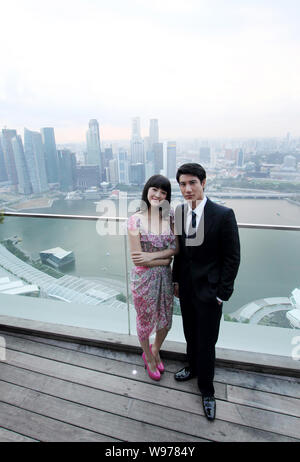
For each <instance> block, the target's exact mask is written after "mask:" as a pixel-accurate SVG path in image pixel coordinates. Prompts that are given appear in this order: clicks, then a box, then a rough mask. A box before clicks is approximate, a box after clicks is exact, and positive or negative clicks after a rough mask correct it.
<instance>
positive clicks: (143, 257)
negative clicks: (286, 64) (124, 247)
mask: <svg viewBox="0 0 300 462" xmlns="http://www.w3.org/2000/svg"><path fill="white" fill-rule="evenodd" d="M131 259H132V261H133V263H134V264H135V265H137V266H143V265H147V264H148V263H151V262H152V260H153V256H151V252H132V253H131Z"/></svg>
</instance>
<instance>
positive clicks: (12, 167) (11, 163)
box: [1, 128, 18, 188]
mask: <svg viewBox="0 0 300 462" xmlns="http://www.w3.org/2000/svg"><path fill="white" fill-rule="evenodd" d="M15 136H17V131H16V130H9V129H6V128H3V129H2V133H1V144H2V149H3V154H4V163H5V166H6V173H7V178H8V181H10V183H11V184H12V185H14V186H15V188H16V187H17V186H16V185H17V184H18V175H17V169H16V163H15V156H14V152H13V148H12V144H11V140H12V138H14V137H15Z"/></svg>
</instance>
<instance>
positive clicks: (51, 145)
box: [41, 127, 59, 183]
mask: <svg viewBox="0 0 300 462" xmlns="http://www.w3.org/2000/svg"><path fill="white" fill-rule="evenodd" d="M41 135H42V140H43V144H44V152H45V162H46V172H47V178H48V183H57V182H58V181H59V174H58V157H57V150H56V143H55V135H54V128H52V127H45V128H41Z"/></svg>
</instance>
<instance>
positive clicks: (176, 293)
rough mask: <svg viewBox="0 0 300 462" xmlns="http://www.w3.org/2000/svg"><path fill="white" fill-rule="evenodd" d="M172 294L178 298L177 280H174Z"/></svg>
mask: <svg viewBox="0 0 300 462" xmlns="http://www.w3.org/2000/svg"><path fill="white" fill-rule="evenodd" d="M173 285H174V295H175V297H176V298H179V284H178V282H174V284H173Z"/></svg>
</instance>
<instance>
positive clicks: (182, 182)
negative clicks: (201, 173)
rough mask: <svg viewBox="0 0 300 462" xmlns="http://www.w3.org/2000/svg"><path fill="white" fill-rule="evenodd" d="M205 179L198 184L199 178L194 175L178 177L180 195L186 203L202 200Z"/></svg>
mask: <svg viewBox="0 0 300 462" xmlns="http://www.w3.org/2000/svg"><path fill="white" fill-rule="evenodd" d="M205 183H206V179H204V180H203V181H202V183H201V182H200V180H199V178H198V177H197V176H194V175H180V177H179V187H180V191H181V194H182V195H183V197H184V198H185V200H187V201H192V202H193V203H195V202H196V201H202V200H203V198H204V186H205Z"/></svg>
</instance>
